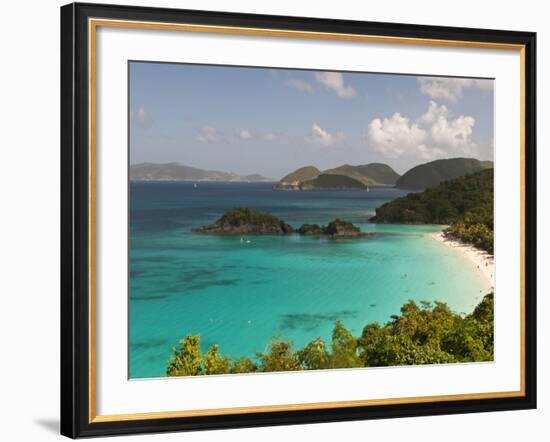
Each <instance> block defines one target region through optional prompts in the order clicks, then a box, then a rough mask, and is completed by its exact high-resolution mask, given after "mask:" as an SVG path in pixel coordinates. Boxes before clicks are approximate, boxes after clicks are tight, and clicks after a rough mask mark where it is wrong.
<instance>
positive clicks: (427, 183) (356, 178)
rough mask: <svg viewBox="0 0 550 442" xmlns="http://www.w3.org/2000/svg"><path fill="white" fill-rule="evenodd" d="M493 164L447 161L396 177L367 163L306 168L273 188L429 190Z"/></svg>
mask: <svg viewBox="0 0 550 442" xmlns="http://www.w3.org/2000/svg"><path fill="white" fill-rule="evenodd" d="M492 168H493V162H492V161H480V160H477V159H475V158H448V159H444V160H435V161H430V162H428V163H425V164H419V165H417V166H414V167H413V168H411V169H409V170H408V171H407V172H405V173H404V174H403V175H399V174H398V173H397V172H396V171H395V170H393V169H392V168H391V167H390V166H389V165H387V164H383V163H369V164H363V165H359V166H353V165H349V164H344V165H342V166H339V167H335V168H332V169H326V170H323V171H321V170H319V169H317V168H316V167H315V166H305V167H301V168H299V169H296V170H295V171H293V172H291V173H289V174H288V175H286V176H284V177H283V178H281V180H280V181H279V182H278V183H277V184H275V185H274V186H273V190H294V191H300V190H301V191H304V190H346V189H349V190H354V189H355V190H356V189H366V188H367V187H368V186H369V185H372V186H391V187H397V188H399V189H428V188H431V187H435V186H437V185H439V184H440V183H442V182H444V181H448V180H451V179H454V178H458V177H461V176H464V175H468V174H472V173H475V172H479V171H481V170H484V169H492Z"/></svg>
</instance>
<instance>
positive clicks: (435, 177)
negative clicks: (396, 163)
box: [395, 158, 493, 189]
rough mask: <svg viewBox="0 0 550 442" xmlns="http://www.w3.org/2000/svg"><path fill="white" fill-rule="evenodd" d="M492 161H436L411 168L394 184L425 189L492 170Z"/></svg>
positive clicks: (471, 159)
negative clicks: (488, 169) (481, 171)
mask: <svg viewBox="0 0 550 442" xmlns="http://www.w3.org/2000/svg"><path fill="white" fill-rule="evenodd" d="M492 167H493V163H492V161H483V162H482V161H479V160H476V159H474V158H451V159H448V160H436V161H432V162H430V163H426V164H420V165H418V166H416V167H413V168H412V169H410V170H409V171H408V172H406V173H405V174H404V175H403V176H401V177H400V178H399V179H398V180H397V181H396V183H395V185H396V186H397V187H400V188H402V189H427V188H430V187H434V186H437V185H438V184H439V183H442V182H443V181H448V180H451V179H454V178H458V177H460V176H463V175H467V174H471V173H475V172H478V171H480V170H483V169H487V168H492Z"/></svg>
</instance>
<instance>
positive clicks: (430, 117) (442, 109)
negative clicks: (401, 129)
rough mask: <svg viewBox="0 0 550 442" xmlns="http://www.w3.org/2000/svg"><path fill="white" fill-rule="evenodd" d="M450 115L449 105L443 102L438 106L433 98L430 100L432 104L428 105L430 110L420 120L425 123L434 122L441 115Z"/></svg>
mask: <svg viewBox="0 0 550 442" xmlns="http://www.w3.org/2000/svg"><path fill="white" fill-rule="evenodd" d="M447 115H449V110H448V109H447V106H445V105H444V104H442V105H441V106H438V105H437V103H436V102H435V101H433V100H430V104H429V106H428V111H427V112H426V113H425V114H424V115H422V116H421V117H420V118H419V119H418V121H419V122H420V123H423V124H432V123H434V122H435V121H437V119H438V118H439V117H445V118H446V117H447Z"/></svg>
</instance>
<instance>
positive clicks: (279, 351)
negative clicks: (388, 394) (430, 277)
mask: <svg viewBox="0 0 550 442" xmlns="http://www.w3.org/2000/svg"><path fill="white" fill-rule="evenodd" d="M493 330H494V327H493V294H489V295H486V296H485V297H484V298H483V300H482V301H481V302H480V303H479V304H478V305H477V307H476V308H475V309H474V311H473V312H472V313H471V314H469V315H466V316H463V315H460V314H457V313H455V312H453V311H451V310H450V309H449V307H448V306H447V305H446V304H444V303H440V302H436V303H434V304H432V303H429V302H421V303H420V305H418V304H417V303H415V302H414V301H409V302H408V303H406V304H405V305H403V307H401V314H400V315H395V316H392V318H391V321H389V322H388V323H387V324H385V325H383V326H382V325H380V324H378V323H371V324H367V325H366V326H365V327H364V328H363V332H362V334H361V336H357V337H356V336H353V335H352V333H351V332H350V331H349V330H348V329H347V328H346V327H345V326H344V324H343V323H342V322H341V321H336V322H335V324H334V329H333V331H332V339H331V343H330V346H329V345H327V344H326V343H325V342H324V341H323V340H322V339H321V338H316V339H314V340H313V341H311V342H309V343H308V344H307V345H306V346H305V347H303V348H302V349H294V348H293V346H292V344H291V343H290V342H289V341H285V340H282V339H276V340H273V341H272V342H271V343H270V344H269V347H268V350H267V351H266V352H264V353H258V354H257V355H256V358H254V359H251V358H239V359H233V358H230V357H227V356H222V355H221V354H220V353H219V348H218V346H217V345H213V346H211V347H210V348H209V349H208V351H206V352H205V353H203V352H201V349H200V336H198V335H188V336H187V337H186V338H184V339H182V340H181V341H180V346H179V348H173V349H172V354H171V356H170V358H169V360H168V365H167V369H166V374H167V375H168V376H193V375H211V374H222V373H253V372H271V371H294V370H319V369H327V368H350V367H386V366H395V365H419V364H441V363H450V362H480V361H491V360H493V338H494V336H493Z"/></svg>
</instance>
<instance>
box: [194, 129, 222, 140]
mask: <svg viewBox="0 0 550 442" xmlns="http://www.w3.org/2000/svg"><path fill="white" fill-rule="evenodd" d="M222 138H223V137H222V135H221V133H220V131H219V130H218V129H216V128H215V127H212V126H203V127H201V129H200V130H199V133H198V134H197V136H196V137H195V140H197V141H199V142H201V143H217V142H219V141H222Z"/></svg>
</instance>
